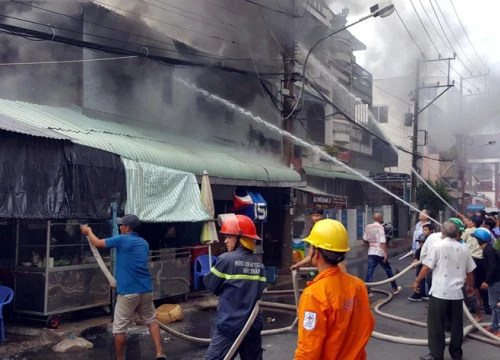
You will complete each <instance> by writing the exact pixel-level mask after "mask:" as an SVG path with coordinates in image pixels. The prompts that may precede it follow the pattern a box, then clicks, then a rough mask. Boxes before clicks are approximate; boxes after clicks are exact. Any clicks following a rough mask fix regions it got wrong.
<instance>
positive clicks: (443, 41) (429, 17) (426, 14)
mask: <svg viewBox="0 0 500 360" xmlns="http://www.w3.org/2000/svg"><path fill="white" fill-rule="evenodd" d="M418 2H419V3H420V6H421V7H422V9H423V10H424V13H425V16H427V19H428V20H429V22H430V23H431V25H432V27H433V29H434V31H435V32H436V34H437V36H438V37H439V40H441V42H442V43H443V44H444V46H446V48H447V49H448V50H449V51H450V52H451V53H453V50H452V49H450V47H449V46H448V44H447V43H446V41H445V40H444V39H443V37H442V36H441V34H440V33H439V30H438V28H437V27H436V25H434V22H433V21H432V19H431V16H430V15H429V13H428V12H427V9H426V8H425V6H424V4H423V3H422V0H418Z"/></svg>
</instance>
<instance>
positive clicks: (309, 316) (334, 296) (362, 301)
mask: <svg viewBox="0 0 500 360" xmlns="http://www.w3.org/2000/svg"><path fill="white" fill-rule="evenodd" d="M304 241H307V242H309V243H310V244H311V249H312V263H313V265H314V266H316V267H317V268H318V271H319V275H318V276H316V278H315V279H314V280H313V281H311V282H309V283H308V287H307V288H306V289H305V290H304V292H303V293H302V296H301V297H300V303H299V308H298V316H299V323H298V324H299V325H298V326H299V339H298V347H297V350H296V351H295V358H294V359H295V360H347V359H349V360H365V359H366V351H365V346H366V344H367V343H368V340H369V339H370V336H371V334H372V331H373V329H374V327H375V320H374V317H373V314H372V312H371V310H370V302H369V299H368V294H367V292H366V287H365V284H364V283H363V281H361V280H360V279H358V278H357V277H354V276H352V275H349V274H346V273H344V272H342V271H341V270H340V269H339V267H338V264H339V263H341V262H342V261H344V257H345V254H346V252H348V251H349V239H348V235H347V231H346V229H345V227H344V226H343V225H342V224H341V223H340V222H338V221H336V220H330V219H326V220H321V221H318V222H317V223H316V225H314V227H313V229H312V231H311V234H310V235H309V237H308V238H306V239H304Z"/></svg>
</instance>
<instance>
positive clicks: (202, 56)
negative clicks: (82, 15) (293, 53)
mask: <svg viewBox="0 0 500 360" xmlns="http://www.w3.org/2000/svg"><path fill="white" fill-rule="evenodd" d="M11 1H12V0H11ZM14 2H15V1H14ZM16 3H17V2H16ZM19 4H21V3H19ZM23 5H25V6H30V7H34V8H36V9H40V10H45V11H47V12H50V13H53V14H57V15H60V16H64V17H68V18H71V19H74V20H78V21H83V22H85V23H89V24H92V25H96V26H101V27H104V28H106V29H109V30H112V31H117V32H120V33H124V34H128V35H131V36H136V37H140V38H144V39H148V40H151V41H156V42H159V43H162V44H165V45H168V46H171V47H173V48H175V45H173V44H170V43H167V42H165V41H161V40H157V39H154V38H150V37H146V36H143V35H138V34H135V33H130V32H128V31H123V30H120V29H115V28H112V27H109V26H105V25H102V24H98V23H94V22H91V21H87V20H82V19H79V18H76V17H73V16H70V15H67V14H63V13H59V12H56V11H52V10H48V9H44V8H41V7H37V6H34V5H30V4H23ZM0 16H3V17H5V18H10V19H14V20H18V21H23V22H27V23H30V24H34V25H40V26H47V25H46V24H42V23H39V22H36V21H31V20H26V19H21V18H18V17H13V16H9V15H3V14H0ZM141 25H144V24H141ZM48 27H49V28H53V29H58V30H63V31H68V32H72V33H76V34H79V35H88V36H93V37H97V38H102V39H106V40H110V41H113V42H121V43H124V44H129V45H134V46H137V47H141V48H146V49H150V48H151V49H155V50H161V51H166V52H173V53H179V54H185V55H189V56H193V57H201V58H208V59H213V60H218V61H221V60H224V61H253V59H244V58H226V57H218V56H213V55H210V54H207V53H203V54H193V53H190V52H183V51H178V50H170V49H166V48H161V47H157V46H151V45H146V44H140V43H135V42H131V41H126V40H120V39H116V38H112V37H108V36H104V35H98V34H91V33H87V32H81V31H77V30H73V29H68V28H64V27H59V26H55V25H50V26H48ZM257 60H260V61H280V60H277V59H257Z"/></svg>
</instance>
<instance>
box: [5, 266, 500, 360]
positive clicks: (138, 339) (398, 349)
mask: <svg viewBox="0 0 500 360" xmlns="http://www.w3.org/2000/svg"><path fill="white" fill-rule="evenodd" d="M409 262H410V260H408V259H405V260H403V261H398V260H397V257H396V258H393V259H392V260H391V263H392V265H393V268H394V270H396V272H397V271H398V270H402V269H404V268H405V267H406V266H407V265H408V264H409ZM349 271H350V272H351V273H353V274H354V275H357V276H361V277H364V273H365V271H366V261H359V262H356V264H354V265H353V266H351V267H350V268H349ZM385 277H386V275H385V272H384V271H383V270H382V269H381V268H378V269H377V270H376V274H375V280H382V279H384V278H385ZM414 278H415V274H414V273H413V272H409V273H408V274H406V275H405V276H404V277H403V278H402V279H401V281H400V282H399V285H401V286H403V291H402V293H401V294H400V295H398V296H396V297H395V298H394V300H393V301H392V302H390V303H389V304H388V305H386V306H385V307H384V308H383V310H384V311H386V312H388V313H391V314H395V315H399V316H404V317H407V318H411V319H415V320H418V321H422V322H425V321H426V316H427V308H426V305H427V303H426V302H421V303H411V302H409V301H408V299H407V298H408V296H410V295H411V293H412V290H411V289H410V288H409V285H410V283H411V281H412V280H413V279H414ZM381 288H384V289H387V290H390V285H385V286H382V287H381ZM382 298H383V296H382V295H380V296H379V295H375V296H374V297H373V298H372V299H371V302H372V304H375V303H376V302H377V301H379V300H380V299H382ZM266 300H279V301H282V302H287V303H292V302H293V298H292V297H289V296H287V297H281V298H279V299H278V298H274V299H273V298H271V299H266ZM213 315H214V313H213V312H207V311H198V310H192V311H186V314H185V319H184V320H183V321H182V322H181V323H178V324H177V325H176V326H177V327H178V329H180V330H182V331H184V332H187V333H189V334H192V335H194V336H200V337H208V336H209V334H210V332H211V330H212V325H211V324H212V320H213ZM264 317H265V318H268V317H270V318H272V319H275V321H274V322H272V323H269V324H266V327H268V328H276V327H283V326H287V325H289V324H290V323H291V322H292V321H293V319H294V315H293V314H290V313H287V312H280V311H269V310H265V312H264ZM485 320H489V317H486V318H485ZM376 330H377V331H378V332H382V333H386V334H390V335H395V336H403V337H411V338H420V339H425V338H426V337H427V333H426V329H424V328H419V327H416V326H412V325H407V324H403V323H400V322H396V321H393V320H389V319H385V318H382V317H379V316H376ZM353 336H355V334H353ZM163 338H164V340H165V342H164V344H165V346H164V347H165V350H166V352H167V355H168V358H169V359H172V360H174V359H175V360H202V359H204V355H205V351H206V347H204V346H198V345H193V344H192V343H188V342H186V341H183V340H179V339H176V338H173V337H172V336H170V335H168V334H163ZM87 339H88V340H90V341H91V342H93V343H94V345H95V347H94V349H92V350H88V351H85V352H81V353H73V354H54V353H52V352H51V350H50V349H44V350H41V351H37V352H36V353H31V354H26V355H21V356H17V357H14V358H12V359H16V360H21V359H23V360H24V359H30V360H42V359H43V360H45V359H51V360H90V359H103V360H104V359H114V351H113V343H112V336H111V334H109V333H108V332H107V331H106V329H100V330H97V331H94V332H93V333H90V334H88V336H87ZM296 343H297V335H296V333H295V332H293V333H285V334H280V335H273V336H267V337H264V339H263V347H264V349H265V352H264V358H265V359H273V360H285V359H286V360H290V359H293V355H294V351H295V348H296ZM463 350H464V360H465V359H471V360H491V359H498V358H499V357H500V356H499V354H500V348H498V347H495V346H492V345H488V344H484V343H482V342H479V341H476V340H472V339H466V340H465V342H464V345H463ZM427 353H428V350H427V347H426V346H414V345H402V344H396V343H391V342H386V341H381V340H377V339H374V338H372V339H371V340H370V342H369V343H368V346H367V354H368V359H370V360H388V359H418V358H419V357H420V356H422V355H425V354H427ZM154 355H155V354H154V350H153V346H152V343H151V340H150V338H149V336H148V334H147V332H145V330H144V328H135V329H132V331H131V334H130V335H129V337H128V341H127V347H126V359H134V360H138V359H141V360H142V359H151V360H153V359H154V358H155V356H154ZM445 359H451V358H450V357H449V355H447V357H446V356H445Z"/></svg>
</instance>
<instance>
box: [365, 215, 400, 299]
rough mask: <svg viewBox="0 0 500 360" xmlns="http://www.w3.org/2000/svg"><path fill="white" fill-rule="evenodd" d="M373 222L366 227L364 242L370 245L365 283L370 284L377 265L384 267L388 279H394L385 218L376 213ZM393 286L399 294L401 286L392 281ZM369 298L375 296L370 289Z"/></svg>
mask: <svg viewBox="0 0 500 360" xmlns="http://www.w3.org/2000/svg"><path fill="white" fill-rule="evenodd" d="M373 220H374V221H373V223H372V224H369V225H367V226H366V229H365V233H364V235H363V241H364V242H365V243H367V244H369V245H370V248H369V249H368V271H367V272H366V279H365V282H368V283H369V282H372V280H373V273H374V272H375V268H376V267H377V265H380V266H382V268H383V269H384V270H385V273H386V274H387V277H388V278H392V277H394V274H393V272H392V268H391V265H390V264H389V258H388V255H387V244H386V241H385V231H384V227H383V226H382V223H383V222H384V218H383V216H382V214H381V213H375V214H374V215H373ZM391 286H392V292H393V294H394V295H397V294H399V292H400V291H401V286H398V284H397V283H396V282H395V281H391ZM368 296H369V297H372V296H373V294H372V293H370V287H368Z"/></svg>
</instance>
